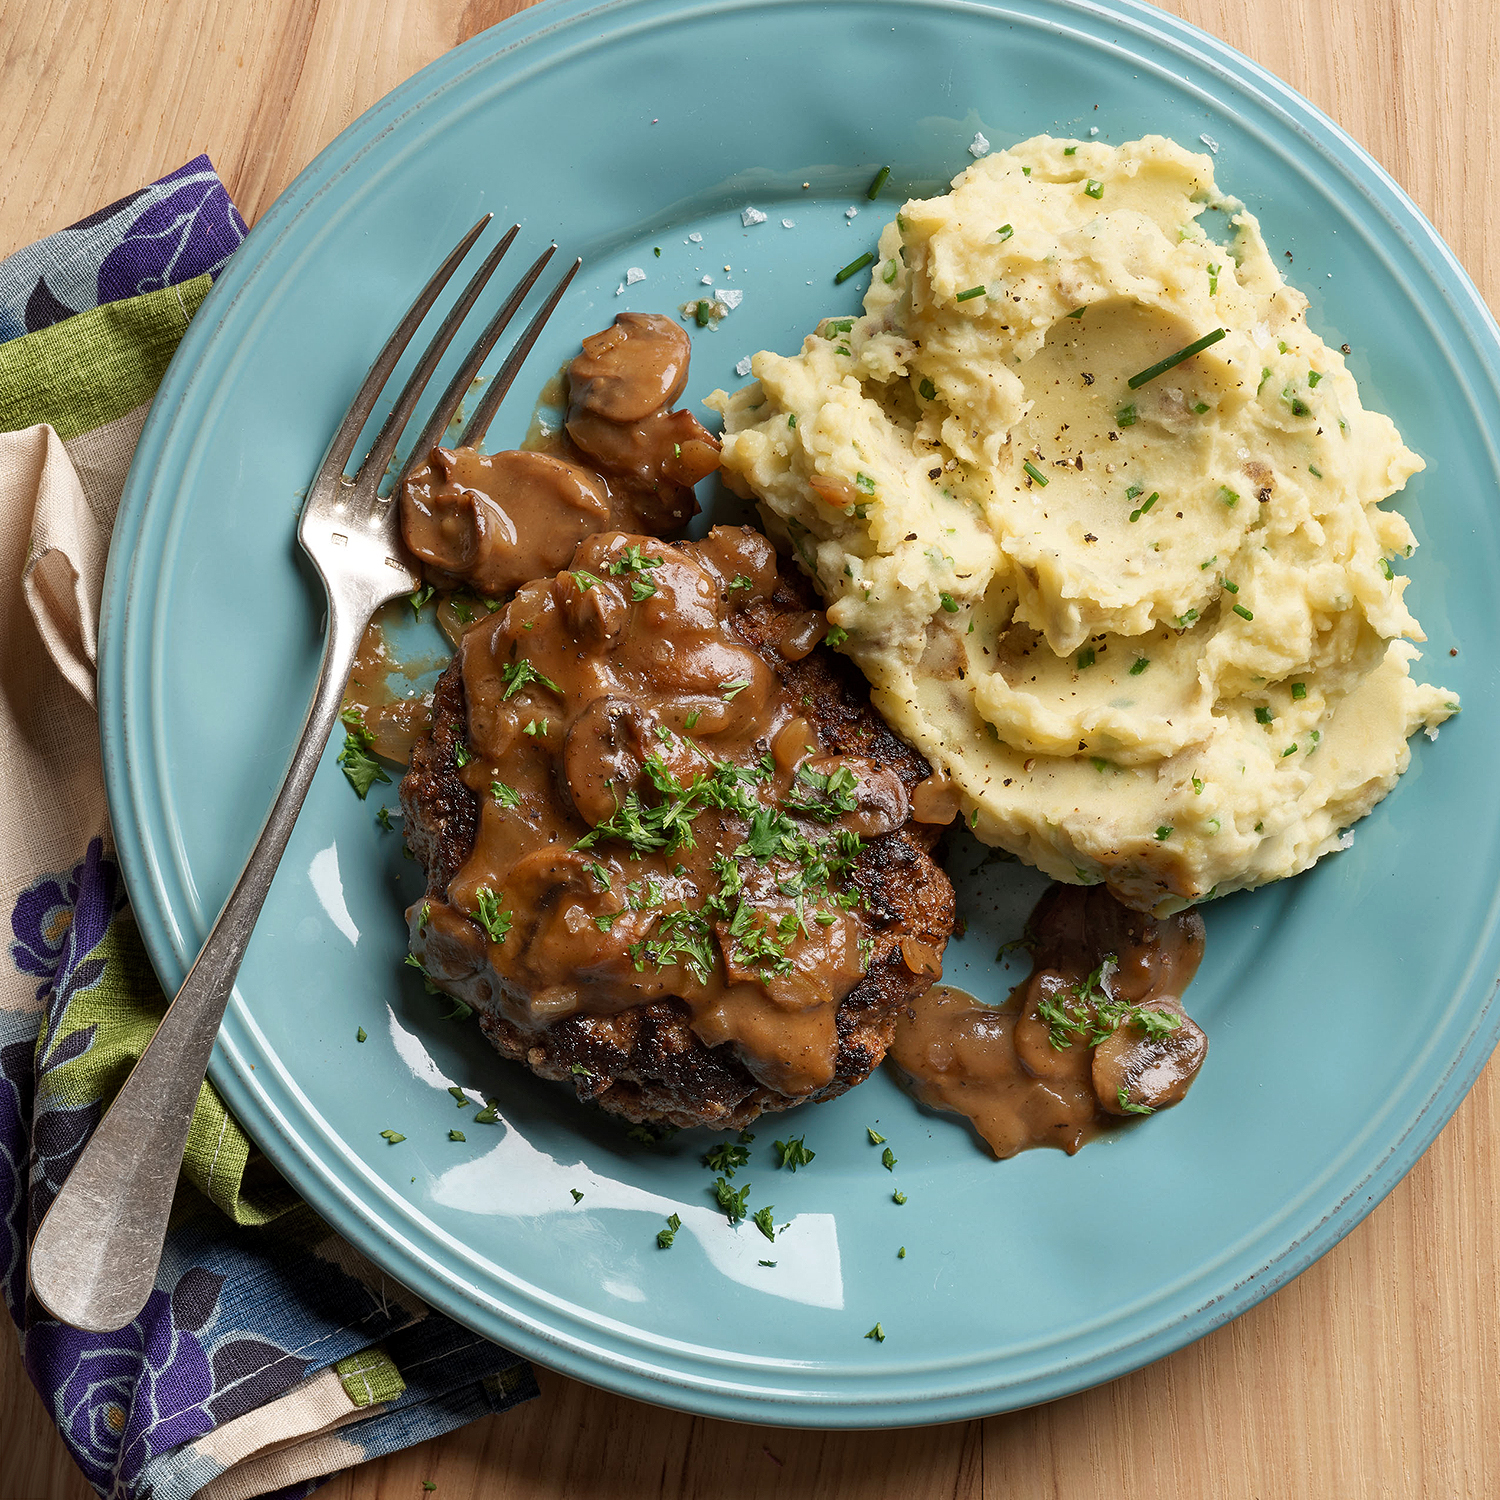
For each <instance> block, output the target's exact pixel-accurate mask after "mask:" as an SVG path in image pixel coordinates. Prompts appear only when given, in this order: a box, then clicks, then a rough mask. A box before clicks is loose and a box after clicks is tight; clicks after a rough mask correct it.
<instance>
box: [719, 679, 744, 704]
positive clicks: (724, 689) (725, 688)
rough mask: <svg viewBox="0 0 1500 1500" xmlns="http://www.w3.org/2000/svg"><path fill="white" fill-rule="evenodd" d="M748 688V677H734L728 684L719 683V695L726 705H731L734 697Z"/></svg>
mask: <svg viewBox="0 0 1500 1500" xmlns="http://www.w3.org/2000/svg"><path fill="white" fill-rule="evenodd" d="M749 686H750V679H749V678H748V677H735V678H732V679H731V680H730V681H729V682H721V683H720V684H719V694H720V696H721V697H722V698H723V699H724V701H725V702H726V703H733V702H734V700H735V697H736V695H737V694H739V693H743V692H744V691H745V689H746V688H747V687H749Z"/></svg>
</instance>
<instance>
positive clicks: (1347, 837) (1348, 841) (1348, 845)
mask: <svg viewBox="0 0 1500 1500" xmlns="http://www.w3.org/2000/svg"><path fill="white" fill-rule="evenodd" d="M1333 847H1334V848H1335V849H1352V848H1353V847H1354V830H1353V829H1352V828H1346V829H1345V830H1344V831H1343V833H1341V834H1340V835H1339V841H1338V843H1336V844H1335V845H1334V846H1333Z"/></svg>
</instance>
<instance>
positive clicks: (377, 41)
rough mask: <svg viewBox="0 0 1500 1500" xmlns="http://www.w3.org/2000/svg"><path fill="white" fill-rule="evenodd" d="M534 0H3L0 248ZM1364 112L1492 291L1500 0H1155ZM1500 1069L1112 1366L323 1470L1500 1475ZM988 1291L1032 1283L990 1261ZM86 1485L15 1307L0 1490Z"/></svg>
mask: <svg viewBox="0 0 1500 1500" xmlns="http://www.w3.org/2000/svg"><path fill="white" fill-rule="evenodd" d="M522 8H523V5H522V4H521V3H519V0H0V161H3V162H4V163H5V166H4V171H3V173H0V254H5V253H8V252H9V251H10V250H12V249H15V248H17V247H19V246H21V245H23V244H25V243H27V242H28V241H30V240H33V239H36V238H38V237H39V236H41V235H43V234H47V233H49V232H50V231H52V230H54V229H58V228H61V227H62V226H64V225H66V224H68V223H71V222H72V221H73V220H75V219H78V218H81V217H82V216H83V215H85V214H87V213H89V212H91V211H92V210H93V209H96V208H98V207H100V206H101V205H102V204H104V203H107V202H109V201H110V200H112V199H114V198H117V197H119V196H121V195H123V194H124V193H126V192H129V191H130V190H132V189H134V188H136V187H139V186H140V185H142V184H143V183H145V182H148V181H150V180H151V179H152V178H154V177H157V176H160V175H161V174H162V173H164V172H166V171H169V170H171V169H173V168H175V167H177V166H179V165H181V163H182V162H183V161H185V160H187V159H188V158H189V157H191V156H193V155H195V154H196V153H198V152H200V151H207V152H208V153H209V155H210V156H211V157H212V158H213V161H214V163H215V165H216V166H217V167H218V169H219V172H220V174H221V175H222V176H223V178H224V181H225V182H226V184H227V185H228V188H229V191H230V193H231V194H232V196H233V197H234V200H235V202H236V203H237V204H238V205H239V207H240V209H241V211H242V212H243V213H244V215H245V217H246V218H247V219H248V220H249V221H250V222H252V223H253V222H254V221H255V219H256V218H257V216H258V215H259V214H260V213H262V212H263V211H264V210H265V208H266V207H267V206H268V205H269V204H270V203H271V201H272V200H273V199H274V198H275V197H276V195H277V194H278V193H279V192H280V191H281V190H282V189H283V188H284V187H285V186H286V185H287V184H288V183H289V182H290V181H291V179H292V177H293V176H294V175H295V174H296V173H297V172H298V171H299V170H300V169H301V168H302V167H303V166H304V165H305V164H306V163H307V161H308V160H309V159H310V158H311V157H312V156H313V155H314V153H315V152H317V151H319V150H321V149H322V147H323V146H325V145H326V144H327V143H328V142H329V141H330V140H332V138H333V137H334V136H335V135H336V134H337V133H338V132H339V131H340V130H341V129H343V127H344V126H345V125H347V124H348V123H349V122H350V121H351V120H352V119H353V118H354V117H355V116H356V115H357V114H359V113H360V112H361V111H362V110H364V109H366V108H367V107H368V106H369V105H371V104H373V103H374V102H375V101H376V100H377V99H378V98H380V96H381V95H383V94H385V93H386V92H387V91H388V90H390V89H391V88H393V87H394V86H395V85H396V84H398V83H400V82H401V81H402V80H403V79H405V78H406V77H408V76H409V75H410V74H411V73H413V72H414V71H416V69H417V68H419V67H421V66H422V65H423V64H424V63H426V62H428V61H430V60H431V59H432V58H434V57H436V56H438V55H439V54H440V53H442V52H443V51H445V50H446V49H447V48H449V47H452V46H453V45H455V44H456V43H458V42H460V41H463V40H464V39H466V38H467V37H470V36H472V35H474V34H475V33H476V32H477V31H480V30H482V29H484V28H485V27H487V26H491V25H493V24H494V23H496V22H497V21H500V20H503V19H504V18H505V17H506V16H508V15H511V14H512V13H514V12H515V11H516V10H519V9H522ZM1167 8H1168V9H1170V10H1172V11H1173V12H1175V13H1176V14H1178V15H1181V16H1183V17H1185V18H1186V19H1188V20H1190V21H1193V22H1195V23H1196V24H1198V25H1199V26H1202V27H1204V28H1206V29H1207V30H1208V31H1210V32H1212V33H1214V34H1215V35H1216V36H1218V37H1221V38H1222V39H1223V40H1225V41H1227V42H1229V43H1231V44H1232V45H1234V46H1236V47H1239V48H1241V49H1242V50H1243V51H1245V52H1247V53H1249V54H1250V56H1252V57H1253V58H1255V59H1256V60H1257V61H1259V62H1260V63H1262V64H1264V65H1265V66H1266V67H1267V68H1269V69H1270V70H1271V71H1272V72H1274V73H1276V74H1278V75H1279V76H1280V77H1282V78H1284V79H1285V80H1287V82H1289V83H1290V84H1291V85H1292V86H1293V87H1294V88H1297V89H1299V90H1300V91H1301V92H1302V93H1304V94H1306V95H1307V96H1308V97H1309V98H1310V99H1312V100H1313V102H1314V103H1316V104H1317V105H1319V106H1320V107H1321V108H1322V109H1324V110H1325V111H1326V112H1327V113H1328V114H1330V115H1331V116H1332V117H1333V118H1334V119H1335V120H1337V121H1338V122H1339V123H1340V124H1341V125H1343V126H1344V127H1345V129H1347V130H1348V131H1349V132H1350V133H1351V134H1352V135H1353V136H1354V137H1355V139H1356V140H1358V141H1360V142H1361V143H1362V144H1363V145H1364V146H1365V147H1366V148H1367V149H1368V150H1369V151H1370V152H1371V153H1372V154H1373V155H1374V157H1375V158H1376V159H1377V160H1378V161H1380V162H1381V163H1382V164H1383V165H1384V166H1385V167H1386V168H1387V169H1388V170H1389V171H1390V172H1391V173H1392V174H1393V175H1394V176H1395V178H1396V179H1397V181H1399V182H1400V183H1401V184H1402V185H1403V186H1404V187H1405V188H1406V189H1407V191H1408V192H1410V193H1411V194H1412V196H1413V197H1414V198H1415V199H1416V201H1417V203H1418V204H1419V205H1420V206H1421V208H1422V209H1423V210H1424V211H1425V212H1426V213H1427V214H1428V215H1429V216H1430V217H1431V218H1432V219H1433V221H1434V222H1435V223H1436V224H1437V226H1438V228H1439V230H1440V231H1441V232H1442V233H1443V234H1444V235H1445V236H1446V238H1447V240H1448V242H1449V243H1450V244H1451V245H1452V246H1453V247H1454V249H1455V250H1456V251H1457V253H1458V256H1459V258H1460V260H1462V261H1463V263H1464V264H1465V266H1467V268H1468V270H1469V272H1470V273H1471V274H1472V275H1473V276H1474V278H1475V280H1476V281H1477V282H1478V284H1479V286H1480V288H1481V290H1482V291H1483V292H1484V293H1485V295H1486V297H1487V298H1488V300H1489V302H1490V305H1491V306H1492V307H1496V306H1500V241H1497V238H1496V236H1495V234H1494V232H1493V221H1494V217H1495V214H1494V210H1495V191H1494V184H1495V181H1496V174H1497V168H1500V94H1497V92H1496V87H1495V83H1496V79H1497V77H1500V3H1497V0H1169V3H1168V7H1167ZM1497 1127H1500V1069H1497V1067H1496V1066H1495V1065H1493V1064H1492V1065H1491V1067H1490V1068H1489V1069H1488V1070H1487V1072H1486V1073H1485V1074H1484V1075H1483V1077H1482V1078H1481V1080H1480V1082H1479V1084H1478V1086H1477V1087H1476V1088H1475V1090H1474V1091H1473V1093H1472V1094H1471V1095H1470V1096H1469V1098H1468V1100H1467V1101H1466V1102H1465V1103H1464V1105H1463V1106H1462V1107H1461V1108H1460V1109H1459V1111H1458V1113H1457V1115H1456V1116H1455V1117H1454V1119H1453V1121H1452V1122H1451V1123H1450V1124H1449V1125H1448V1127H1447V1128H1446V1129H1445V1130H1444V1131H1443V1133H1442V1135H1441V1136H1440V1137H1439V1139H1438V1141H1437V1142H1436V1144H1435V1145H1434V1146H1433V1147H1432V1149H1431V1150H1430V1151H1429V1152H1428V1153H1427V1155H1426V1156H1425V1157H1424V1158H1423V1159H1422V1161H1421V1162H1420V1163H1419V1164H1418V1165H1417V1167H1416V1169H1415V1170H1414V1171H1413V1172H1412V1173H1411V1174H1410V1176H1408V1177H1407V1179H1406V1180H1405V1181H1404V1182H1403V1183H1402V1184H1401V1185H1400V1186H1399V1187H1398V1188H1397V1189H1396V1191H1395V1192H1394V1193H1392V1194H1391V1196H1390V1197H1389V1198H1388V1199H1387V1200H1386V1202H1385V1203H1383V1204H1382V1205H1381V1206H1380V1207H1379V1208H1377V1209H1376V1210H1375V1212H1374V1213H1373V1214H1371V1216H1370V1217H1369V1218H1368V1219H1366V1220H1365V1222H1364V1223H1363V1224H1361V1225H1360V1226H1359V1227H1358V1228H1357V1229H1356V1230H1355V1231H1354V1232H1353V1233H1352V1234H1351V1235H1350V1236H1349V1237H1348V1238H1347V1239H1346V1240H1344V1241H1343V1242H1342V1243H1341V1244H1340V1245H1338V1246H1337V1247H1336V1248H1335V1249H1334V1250H1333V1251H1331V1252H1330V1253H1329V1254H1328V1255H1327V1256H1325V1257H1324V1258H1323V1260H1321V1261H1320V1262H1319V1263H1318V1264H1317V1265H1315V1266H1314V1267H1313V1268H1312V1269H1311V1270H1309V1271H1308V1272H1306V1273H1305V1274H1304V1275H1303V1276H1302V1277H1300V1278H1299V1279H1298V1280H1297V1281H1295V1282H1293V1283H1292V1284H1291V1285H1290V1286H1288V1287H1287V1288H1285V1289H1284V1290H1283V1291H1281V1292H1279V1293H1277V1294H1276V1295H1275V1296H1274V1297H1271V1298H1270V1299H1268V1300H1267V1301H1265V1302H1263V1303H1261V1304H1260V1305H1259V1306H1258V1307H1256V1308H1254V1309H1253V1310H1251V1311H1250V1312H1248V1313H1246V1314H1245V1315H1244V1316H1243V1317H1242V1318H1240V1319H1239V1320H1238V1321H1236V1322H1234V1323H1232V1324H1230V1325H1229V1326H1227V1327H1225V1328H1222V1329H1220V1330H1219V1331H1218V1332H1216V1333H1214V1334H1211V1335H1210V1336H1209V1337H1208V1338H1206V1339H1204V1340H1202V1341H1201V1342H1200V1343H1198V1344H1195V1345H1193V1346H1192V1347H1190V1348H1187V1349H1184V1350H1182V1351H1180V1352H1179V1353H1177V1354H1175V1355H1173V1356H1171V1357H1170V1358H1168V1359H1164V1360H1162V1361H1160V1362H1159V1363H1157V1364H1155V1365H1151V1366H1149V1367H1148V1368H1146V1369H1144V1370H1140V1371H1137V1372H1136V1373H1135V1374H1133V1375H1129V1376H1126V1377H1125V1378H1123V1379H1121V1380H1117V1381H1115V1382H1114V1383H1112V1384H1110V1385H1107V1386H1102V1387H1100V1388H1098V1389H1096V1390H1093V1391H1088V1392H1086V1393H1084V1394H1083V1395H1079V1396H1075V1397H1072V1398H1070V1399H1068V1400H1063V1401H1058V1402H1054V1403H1053V1404H1051V1405H1049V1406H1045V1407H1040V1408H1037V1409H1034V1410H1031V1411H1026V1412H1020V1413H1015V1414H1012V1415H1007V1416H1000V1417H991V1418H989V1419H987V1420H984V1421H974V1422H967V1423H955V1424H952V1425H949V1426H945V1427H931V1428H923V1429H911V1430H904V1431H885V1432H874V1433H844V1434H828V1433H812V1432H793V1431H787V1430H783V1429H777V1428H768V1427H751V1426H743V1425H738V1424H733V1423H726V1422H716V1421H710V1420H707V1419H704V1418H697V1417H688V1416H682V1415H679V1414H676V1413H672V1412H667V1411H661V1410H657V1409H655V1408H653V1407H648V1406H643V1405H641V1404H639V1403H636V1402H632V1401H628V1400H625V1399H622V1398H620V1397H616V1396H610V1395H605V1394H602V1393H601V1392H598V1391H595V1390H592V1389H590V1388H588V1387H586V1386H582V1385H579V1384H577V1383H576V1382H574V1381H571V1380H568V1379H565V1378H563V1377H561V1376H557V1375H552V1374H550V1373H547V1372H543V1373H542V1375H541V1380H542V1398H541V1400H539V1401H536V1402H532V1403H530V1404H529V1405H528V1406H526V1407H524V1408H522V1409H520V1410H519V1411H516V1412H513V1413H510V1414H508V1415H506V1416H503V1417H498V1418H493V1419H490V1420H487V1421H484V1422H478V1423H475V1424H473V1425H472V1426H470V1427H467V1428H465V1429H463V1430H462V1431H460V1432H457V1433H454V1434H451V1435H449V1436H448V1437H446V1438H443V1439H441V1440H438V1441H435V1442H432V1443H429V1444H426V1445H424V1446H423V1447H420V1448H416V1449H412V1450H410V1451H408V1452H406V1453H402V1454H398V1455H395V1456H393V1457H391V1458H387V1459H383V1460H380V1461H377V1462H374V1463H370V1464H366V1465H364V1466H362V1467H361V1468H358V1469H354V1470H351V1471H349V1472H347V1473H345V1474H342V1475H340V1476H338V1477H337V1478H335V1479H334V1480H332V1481H331V1482H330V1483H329V1484H328V1485H327V1486H326V1488H325V1489H324V1490H322V1491H320V1496H321V1495H326V1496H328V1500H377V1497H378V1500H425V1496H426V1495H427V1494H428V1493H429V1492H428V1491H425V1490H424V1489H423V1488H422V1481H423V1480H429V1481H432V1482H434V1483H436V1485H437V1490H436V1492H435V1500H481V1497H482V1500H544V1497H545V1500H553V1497H564V1496H565V1497H569V1500H592V1497H596V1496H597V1497H607V1500H658V1497H660V1500H699V1497H714V1500H751V1497H768V1500H769V1497H799V1500H801V1497H807V1500H870V1497H876V1496H881V1497H884V1496H900V1497H911V1500H928V1497H934V1500H935V1497H938V1496H947V1497H954V1500H981V1497H983V1500H1042V1497H1057V1500H1074V1497H1088V1496H1096V1495H1097V1496H1101V1497H1103V1496H1109V1497H1114V1496H1123V1497H1155V1496H1174V1497H1179V1496H1186V1497H1197V1496H1211V1497H1215V1500H1279V1497H1283V1496H1286V1497H1299V1500H1300V1497H1306V1500H1343V1497H1355V1496H1361V1497H1362V1496H1382V1497H1384V1496H1397V1497H1406V1496H1422V1497H1427V1496H1431V1497H1450V1496H1454V1497H1457V1496H1474V1497H1491V1496H1495V1495H1500V1274H1497V1272H1500V1144H1497ZM975 1292H976V1295H981V1296H983V1295H992V1296H996V1297H1005V1296H1015V1295H1024V1288H1017V1287H1013V1286H1008V1285H1007V1284H1006V1281H1005V1277H1004V1272H1003V1268H997V1269H996V1273H995V1275H994V1276H993V1277H992V1278H989V1279H987V1281H986V1284H985V1285H983V1286H976V1288H975ZM89 1493H90V1491H89V1490H88V1488H87V1486H86V1485H85V1484H84V1482H83V1480H82V1478H81V1477H80V1475H79V1473H78V1471H77V1470H76V1469H75V1468H74V1467H73V1465H72V1463H71V1461H70V1460H69V1458H68V1456H67V1454H66V1452H65V1450H64V1448H63V1446H62V1443H61V1442H60V1441H59V1440H58V1438H57V1435H56V1433H55V1432H54V1431H53V1429H52V1427H51V1426H50V1424H49V1422H48V1420H47V1416H46V1413H45V1411H44V1410H43V1407H42V1405H41V1403H40V1401H39V1400H38V1398H37V1396H36V1394H35V1392H34V1390H33V1389H32V1387H31V1385H30V1383H29V1382H28V1381H27V1379H26V1378H25V1375H24V1373H23V1372H22V1369H21V1366H20V1360H19V1357H18V1355H17V1352H16V1345H15V1341H14V1340H12V1339H11V1338H10V1337H9V1336H8V1335H4V1334H0V1500H84V1497H86V1496H87V1495H88V1494H89Z"/></svg>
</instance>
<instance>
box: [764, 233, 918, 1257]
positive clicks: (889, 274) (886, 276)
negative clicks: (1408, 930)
mask: <svg viewBox="0 0 1500 1500" xmlns="http://www.w3.org/2000/svg"><path fill="white" fill-rule="evenodd" d="M880 279H881V280H882V281H883V282H884V283H885V284H886V285H887V286H889V285H890V284H891V283H892V282H893V281H894V280H895V279H896V262H895V261H894V260H891V261H887V262H886V267H885V270H883V271H882V272H881V273H880ZM771 1264H772V1265H775V1261H772V1262H771Z"/></svg>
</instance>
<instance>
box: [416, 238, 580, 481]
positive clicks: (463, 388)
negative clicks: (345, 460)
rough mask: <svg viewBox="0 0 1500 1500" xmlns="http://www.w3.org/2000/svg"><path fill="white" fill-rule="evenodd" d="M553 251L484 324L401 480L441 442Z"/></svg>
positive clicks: (549, 250) (545, 254)
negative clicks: (460, 403) (480, 368)
mask: <svg viewBox="0 0 1500 1500" xmlns="http://www.w3.org/2000/svg"><path fill="white" fill-rule="evenodd" d="M556 249H557V246H556V245H549V246H548V247H547V248H546V249H545V250H543V251H542V253H541V254H540V255H539V256H537V258H536V260H535V261H534V262H533V263H532V266H531V269H530V270H529V271H527V273H526V274H525V275H524V276H523V277H522V278H521V280H520V282H519V283H518V284H517V286H516V288H515V290H514V291H513V292H512V293H511V294H510V296H508V297H507V298H506V299H505V301H504V302H503V303H502V304H501V307H500V310H499V312H497V313H496V314H495V316H494V317H493V318H491V319H490V321H489V323H488V324H486V326H485V329H484V332H483V333H481V334H480V335H479V337H478V338H477V339H476V340H475V341H474V347H473V348H472V349H470V350H469V355H468V358H467V359H465V360H464V362H463V368H462V369H460V370H459V372H458V374H456V375H455V376H454V377H453V379H452V380H451V381H449V382H448V389H447V390H446V391H444V392H443V397H442V400H440V401H439V402H438V404H437V410H436V411H434V412H433V414H432V418H431V420H430V421H429V422H428V423H427V426H426V427H424V428H423V429H422V435H421V437H419V438H418V439H417V440H416V442H415V443H414V444H412V449H411V452H410V453H408V454H407V456H406V462H405V463H404V464H403V465H402V466H401V470H400V472H401V479H403V480H404V479H405V478H406V476H407V474H408V473H410V472H411V470H412V469H414V468H416V466H417V465H418V464H420V463H424V462H426V459H427V455H428V454H429V453H431V452H432V450H433V448H435V447H436V446H437V444H438V442H439V441H440V440H441V439H442V436H443V433H444V432H446V431H447V428H448V424H449V423H450V422H451V421H452V420H453V414H454V412H456V411H457V410H458V406H459V402H461V401H462V400H463V398H464V395H465V393H466V392H467V391H468V389H469V387H470V386H471V385H472V384H473V383H474V377H475V376H476V375H477V374H478V373H479V367H480V365H482V364H483V363H484V361H485V357H486V356H487V355H488V354H489V352H490V350H491V349H493V348H494V347H495V345H496V344H497V343H498V342H499V340H500V335H501V334H502V333H504V332H505V330H506V327H507V326H508V325H509V323H510V320H511V319H512V318H513V317H515V315H516V310H517V309H518V308H519V307H520V305H521V304H522V303H523V302H524V301H525V300H526V295H527V293H528V292H530V291H531V289H532V287H534V286H535V285H536V281H537V277H539V276H540V275H541V274H542V271H543V270H544V269H545V267H546V265H547V262H548V261H549V260H551V259H552V253H553V251H555V250H556ZM399 487H400V480H398V481H397V488H399Z"/></svg>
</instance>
